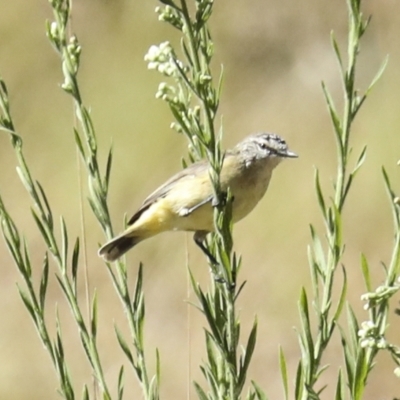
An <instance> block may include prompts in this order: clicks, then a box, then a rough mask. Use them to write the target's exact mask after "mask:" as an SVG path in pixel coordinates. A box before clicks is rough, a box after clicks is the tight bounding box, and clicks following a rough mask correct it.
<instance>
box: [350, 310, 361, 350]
mask: <svg viewBox="0 0 400 400" xmlns="http://www.w3.org/2000/svg"><path fill="white" fill-rule="evenodd" d="M347 324H348V327H349V328H348V330H349V334H350V340H351V349H352V350H353V351H355V349H357V347H358V331H359V330H360V327H359V324H358V321H357V318H356V315H355V314H354V311H353V309H352V308H351V306H350V305H349V304H348V305H347Z"/></svg>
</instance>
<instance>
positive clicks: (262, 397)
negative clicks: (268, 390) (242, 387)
mask: <svg viewBox="0 0 400 400" xmlns="http://www.w3.org/2000/svg"><path fill="white" fill-rule="evenodd" d="M251 384H252V385H253V388H254V391H255V392H256V394H257V399H258V400H268V397H267V395H266V394H265V393H264V391H263V390H262V389H261V387H260V386H259V385H258V384H257V383H256V382H255V381H251Z"/></svg>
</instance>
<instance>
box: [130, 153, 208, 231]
mask: <svg viewBox="0 0 400 400" xmlns="http://www.w3.org/2000/svg"><path fill="white" fill-rule="evenodd" d="M207 170H208V163H207V162H206V161H199V162H197V163H195V164H192V165H190V166H189V167H187V168H185V169H183V170H182V171H179V172H178V173H177V174H175V175H174V176H172V177H171V178H170V179H168V180H167V181H166V182H165V183H164V184H163V185H161V186H160V187H159V188H158V189H156V190H155V191H154V192H153V193H151V194H150V196H148V197H147V198H146V199H145V200H144V202H143V204H142V206H141V207H140V208H139V210H138V211H137V212H136V213H135V214H134V215H133V216H132V218H131V219H130V220H129V221H128V225H132V224H133V223H134V222H136V221H137V220H138V219H139V217H140V216H141V215H142V213H143V212H144V211H146V210H147V209H148V208H149V207H150V206H151V205H152V204H153V203H155V202H156V201H157V200H158V199H160V198H163V197H165V196H166V195H167V194H168V192H169V191H170V190H171V188H172V187H173V186H174V184H175V183H176V182H177V181H179V180H182V179H186V178H188V177H193V176H195V175H197V174H202V173H204V172H206V171H207Z"/></svg>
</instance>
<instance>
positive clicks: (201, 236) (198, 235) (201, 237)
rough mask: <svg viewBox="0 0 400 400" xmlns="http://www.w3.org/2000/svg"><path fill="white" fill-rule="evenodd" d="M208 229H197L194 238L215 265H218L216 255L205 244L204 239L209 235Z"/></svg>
mask: <svg viewBox="0 0 400 400" xmlns="http://www.w3.org/2000/svg"><path fill="white" fill-rule="evenodd" d="M207 233H208V232H207V231H196V232H195V234H194V236H193V240H194V242H195V243H196V244H197V246H199V247H200V249H201V251H202V252H203V253H204V254H205V255H206V256H207V257H208V258H209V260H210V261H211V263H212V264H213V265H218V261H217V260H216V259H215V257H214V256H213V255H212V254H211V252H210V250H208V249H207V247H206V246H205V245H204V240H205V238H206V235H207Z"/></svg>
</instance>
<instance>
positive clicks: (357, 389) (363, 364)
mask: <svg viewBox="0 0 400 400" xmlns="http://www.w3.org/2000/svg"><path fill="white" fill-rule="evenodd" d="M367 374H368V364H367V360H366V355H365V350H364V349H363V348H362V347H360V348H359V350H358V355H357V362H356V369H355V374H354V382H353V386H352V388H351V392H352V398H353V399H354V400H361V399H362V395H363V393H364V389H365V381H366V379H367Z"/></svg>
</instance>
